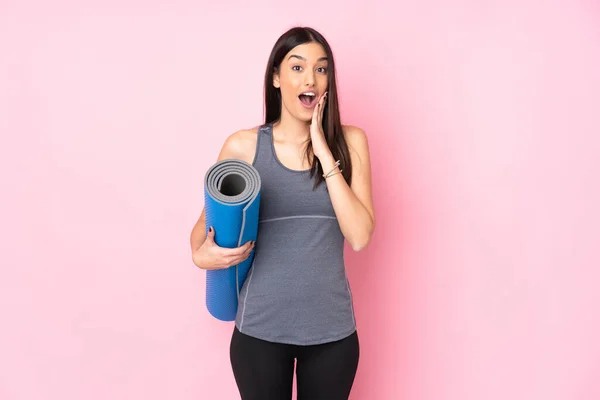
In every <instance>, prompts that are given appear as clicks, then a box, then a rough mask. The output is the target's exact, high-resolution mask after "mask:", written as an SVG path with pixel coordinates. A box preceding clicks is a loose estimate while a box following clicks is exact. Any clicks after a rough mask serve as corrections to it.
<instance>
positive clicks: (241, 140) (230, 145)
mask: <svg viewBox="0 0 600 400" xmlns="http://www.w3.org/2000/svg"><path fill="white" fill-rule="evenodd" d="M259 128H260V126H255V127H253V128H248V129H240V130H238V131H235V132H233V133H231V134H230V135H229V136H227V138H226V139H225V142H224V143H223V147H222V149H221V154H220V155H219V159H220V160H222V159H225V158H236V159H240V160H244V161H246V162H248V163H252V161H253V160H254V154H255V152H256V140H257V138H258V129H259Z"/></svg>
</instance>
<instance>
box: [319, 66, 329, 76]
mask: <svg viewBox="0 0 600 400" xmlns="http://www.w3.org/2000/svg"><path fill="white" fill-rule="evenodd" d="M318 70H319V72H322V73H324V74H325V73H327V68H325V67H320V68H318Z"/></svg>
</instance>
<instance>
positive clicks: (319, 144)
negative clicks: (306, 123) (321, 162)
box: [310, 92, 331, 158]
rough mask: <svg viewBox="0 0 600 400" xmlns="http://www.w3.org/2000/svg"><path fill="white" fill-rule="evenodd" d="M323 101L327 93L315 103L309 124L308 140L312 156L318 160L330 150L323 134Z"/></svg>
mask: <svg viewBox="0 0 600 400" xmlns="http://www.w3.org/2000/svg"><path fill="white" fill-rule="evenodd" d="M325 100H327V92H325V93H324V94H323V96H321V98H320V99H319V102H318V103H317V105H316V107H315V109H314V111H313V116H312V121H311V123H310V140H311V142H312V148H313V154H314V155H315V157H317V158H320V157H321V156H323V155H326V154H327V153H330V152H331V150H330V149H329V146H328V145H327V140H326V139H325V133H324V132H323V110H324V109H325Z"/></svg>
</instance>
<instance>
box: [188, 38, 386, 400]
mask: <svg viewBox="0 0 600 400" xmlns="http://www.w3.org/2000/svg"><path fill="white" fill-rule="evenodd" d="M265 108H266V121H265V123H264V124H263V125H261V126H259V127H257V128H254V129H248V130H240V131H238V132H235V133H234V134H232V135H230V136H229V137H228V138H227V139H226V140H225V143H224V145H223V148H222V150H221V153H220V155H219V157H218V160H222V159H227V158H237V159H241V160H245V161H247V162H249V163H251V164H252V165H253V166H254V167H255V168H256V169H257V170H258V171H259V174H260V176H261V180H262V192H261V203H260V223H259V230H258V237H257V240H256V243H255V244H254V243H246V244H245V245H243V246H241V247H238V248H234V249H226V248H221V247H219V246H218V245H217V244H216V243H215V242H214V235H215V231H214V229H212V228H209V232H208V234H207V235H205V230H206V228H205V223H206V222H205V221H206V220H205V216H204V210H203V211H202V214H201V215H200V218H199V219H198V221H197V223H196V225H195V227H194V229H193V231H192V234H191V246H192V252H193V261H194V264H195V265H197V266H198V267H200V268H203V269H219V268H228V267H230V266H233V265H236V264H238V263H240V262H241V261H243V260H245V259H246V258H247V257H248V256H249V254H250V251H251V250H252V249H253V246H254V245H255V246H256V248H255V250H256V251H255V255H254V261H253V264H252V267H251V269H250V271H249V273H248V277H247V279H246V281H245V282H244V285H243V287H242V289H241V291H240V296H239V306H238V312H237V316H236V320H235V327H234V330H233V335H232V338H231V346H230V360H231V365H232V368H233V373H234V376H235V380H236V383H237V386H238V388H239V391H240V394H241V397H242V399H244V400H270V399H273V400H282V399H291V396H292V381H293V374H294V363H295V362H296V377H297V391H298V399H300V400H319V399H327V400H338V399H340V400H341V399H347V398H348V396H349V393H350V389H351V387H352V384H353V382H354V378H355V375H356V370H357V366H358V359H359V341H358V336H357V331H356V321H355V318H354V310H353V304H352V294H351V291H350V286H349V284H348V280H347V278H346V272H345V265H344V257H343V249H344V240H346V241H348V243H349V244H350V245H351V246H352V248H353V249H354V250H355V251H359V250H361V249H363V248H364V247H365V246H367V244H368V243H369V241H370V240H371V234H372V232H373V229H374V226H375V215H374V211H373V203H372V196H371V177H370V175H371V173H370V157H369V150H368V145H367V138H366V136H365V133H364V132H363V131H362V130H361V129H359V128H356V127H353V126H343V125H342V124H341V122H340V113H339V108H338V94H337V88H336V76H335V65H334V60H333V54H332V51H331V49H330V47H329V45H328V43H327V41H326V40H325V38H324V37H323V36H322V35H321V34H320V33H319V32H317V31H315V30H314V29H311V28H299V27H298V28H293V29H291V30H289V31H288V32H286V33H285V34H283V35H282V36H281V37H280V38H279V39H278V40H277V42H276V43H275V46H274V47H273V50H272V52H271V55H270V58H269V62H268V65H267V70H266V74H265Z"/></svg>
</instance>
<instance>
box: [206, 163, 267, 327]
mask: <svg viewBox="0 0 600 400" xmlns="http://www.w3.org/2000/svg"><path fill="white" fill-rule="evenodd" d="M260 189H261V181H260V175H259V174H258V171H257V170H256V169H255V168H254V167H253V166H252V165H250V164H248V163H247V162H245V161H242V160H236V159H227V160H221V161H219V162H217V163H216V164H214V165H213V166H212V167H210V168H209V169H208V171H207V172H206V175H205V177H204V208H205V216H206V232H207V233H208V228H209V227H211V226H212V227H213V228H214V229H215V243H216V244H217V245H219V246H220V247H228V248H233V247H239V246H241V245H243V244H245V243H246V242H248V241H249V240H256V237H257V233H258V212H259V204H260ZM253 259H254V250H252V252H251V253H250V256H249V257H248V258H247V259H246V260H245V261H243V262H242V263H241V264H238V265H235V266H232V267H229V268H226V269H221V270H207V271H206V307H207V308H208V311H209V313H210V314H211V315H212V316H213V317H215V318H217V319H219V320H222V321H233V320H235V315H236V312H237V308H238V297H239V292H240V290H241V288H242V285H243V284H244V281H245V280H246V277H247V276H248V270H249V269H250V266H251V265H252V260H253Z"/></svg>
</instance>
